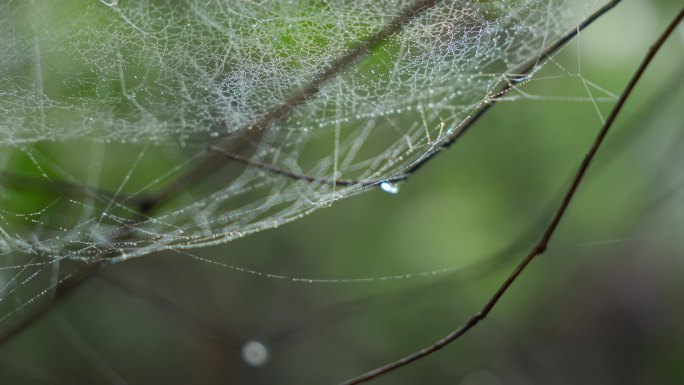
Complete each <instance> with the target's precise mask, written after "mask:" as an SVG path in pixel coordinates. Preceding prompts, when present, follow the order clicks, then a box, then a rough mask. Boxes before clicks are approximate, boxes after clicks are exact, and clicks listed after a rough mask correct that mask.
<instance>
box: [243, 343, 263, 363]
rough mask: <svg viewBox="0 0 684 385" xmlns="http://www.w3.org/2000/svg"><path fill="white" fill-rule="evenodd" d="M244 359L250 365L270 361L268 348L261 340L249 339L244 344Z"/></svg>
mask: <svg viewBox="0 0 684 385" xmlns="http://www.w3.org/2000/svg"><path fill="white" fill-rule="evenodd" d="M242 359H243V360H244V361H245V363H246V364H247V365H249V366H253V367H255V368H257V367H260V366H263V365H264V364H266V361H268V350H267V349H266V346H264V344H262V343H261V342H259V341H249V342H247V343H246V344H244V345H243V346H242Z"/></svg>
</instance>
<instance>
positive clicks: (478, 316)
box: [343, 8, 684, 385]
mask: <svg viewBox="0 0 684 385" xmlns="http://www.w3.org/2000/svg"><path fill="white" fill-rule="evenodd" d="M682 18H684V8H682V10H681V11H680V12H679V13H678V14H677V16H676V17H675V18H674V19H673V20H672V22H671V23H670V25H669V26H668V27H667V28H666V29H665V32H663V34H662V35H661V36H660V37H659V38H658V40H657V41H656V42H655V44H654V45H653V46H652V47H651V49H650V50H649V51H648V53H647V54H646V56H645V57H644V59H643V61H642V62H641V64H640V65H639V67H638V68H637V70H636V71H635V72H634V75H632V78H631V79H630V81H629V83H628V84H627V86H626V88H625V90H624V91H623V92H622V94H621V95H620V99H619V100H618V101H617V103H616V104H615V106H614V107H613V109H612V111H611V113H610V115H609V116H608V118H607V119H606V122H605V124H604V125H603V127H601V130H600V131H599V132H598V134H597V135H596V138H595V139H594V142H593V143H592V145H591V147H590V148H589V151H588V152H587V154H586V155H585V156H584V159H583V160H582V163H581V164H580V166H579V168H578V169H577V173H576V174H575V176H574V178H573V179H572V181H571V182H570V186H569V187H568V189H567V190H566V192H565V195H564V196H563V199H562V201H561V203H560V205H559V206H558V208H557V209H556V212H555V214H554V215H553V217H552V219H551V221H550V222H549V224H548V225H547V227H546V229H545V230H544V233H543V234H542V235H541V237H540V238H539V240H538V241H537V243H535V245H534V246H533V247H532V249H531V250H530V251H529V252H528V254H527V255H526V256H525V257H524V258H523V259H522V260H521V261H520V262H519V263H518V265H517V266H516V267H515V269H513V271H512V272H511V273H510V274H509V275H508V277H507V278H506V280H505V281H504V282H503V284H501V286H499V288H498V289H497V290H496V292H495V293H494V295H493V296H492V297H491V298H490V299H489V301H487V303H485V305H484V306H483V307H482V308H481V309H480V311H478V312H477V313H475V314H473V315H472V316H471V317H470V318H468V320H467V321H466V322H465V323H463V324H462V325H461V326H460V327H459V328H458V329H456V330H454V331H453V332H451V333H450V334H448V335H447V336H445V337H444V338H442V339H440V340H439V341H437V342H435V343H434V344H432V345H430V346H428V347H426V348H424V349H421V350H419V351H417V352H415V353H413V354H410V355H408V356H406V357H404V358H402V359H399V360H397V361H394V362H392V363H389V364H387V365H385V366H382V367H380V368H377V369H375V370H372V371H370V372H367V373H365V374H363V375H361V376H359V377H356V378H353V379H351V380H349V381H346V382H344V383H343V384H344V385H355V384H361V383H364V382H367V381H370V380H372V379H374V378H377V377H380V376H383V375H385V374H387V373H389V372H392V371H394V370H397V369H399V368H401V367H403V366H406V365H408V364H410V363H412V362H414V361H417V360H419V359H421V358H424V357H426V356H429V355H431V354H432V353H435V352H437V351H438V350H441V349H442V348H444V347H445V346H447V345H449V344H451V343H452V342H454V341H456V340H457V339H459V338H460V337H461V336H462V335H464V334H466V333H467V332H468V331H469V330H470V329H472V328H473V327H474V326H475V325H477V324H478V323H479V322H480V321H482V320H483V319H484V318H485V317H487V315H488V314H489V313H490V312H491V311H492V309H493V308H494V306H496V304H497V303H498V302H499V300H500V299H501V297H502V296H503V295H504V294H505V293H506V291H508V289H509V288H510V287H511V285H512V284H513V283H514V282H515V281H516V280H517V279H518V277H519V276H520V274H522V273H523V271H525V269H526V268H527V266H528V265H529V264H530V263H531V262H532V261H533V260H534V259H535V258H536V257H537V256H539V255H541V254H543V253H544V252H545V251H546V248H547V246H548V244H549V241H550V240H551V238H552V237H553V234H554V233H555V231H556V229H557V227H558V224H559V223H560V221H561V219H562V218H563V216H564V215H565V212H566V211H567V209H568V207H569V206H570V202H572V199H573V198H574V196H575V193H576V192H577V189H578V188H579V186H580V184H581V183H582V180H583V179H584V176H585V175H586V173H587V170H588V169H589V166H590V165H591V163H592V161H593V160H594V158H595V157H596V154H597V152H598V150H599V148H600V147H601V144H602V143H603V140H604V139H605V137H606V135H607V134H608V131H609V130H610V128H611V127H612V126H613V123H614V122H615V119H616V118H617V116H618V114H619V113H620V111H622V108H623V106H624V105H625V102H626V101H627V99H628V98H629V96H630V95H631V93H632V91H633V90H634V87H635V86H636V84H637V82H638V81H639V79H641V78H642V76H643V74H644V72H645V71H646V68H648V66H649V65H650V63H651V61H652V60H653V58H654V57H655V55H656V53H657V52H658V51H659V50H660V48H661V47H662V46H663V44H664V43H665V41H666V40H667V38H668V37H669V36H670V35H671V34H672V32H673V31H674V29H675V28H676V27H677V25H678V24H679V23H680V22H681V21H682Z"/></svg>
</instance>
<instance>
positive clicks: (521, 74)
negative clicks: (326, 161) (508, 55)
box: [211, 0, 622, 187]
mask: <svg viewBox="0 0 684 385" xmlns="http://www.w3.org/2000/svg"><path fill="white" fill-rule="evenodd" d="M620 1H622V0H612V1H610V2H608V3H606V4H605V5H604V6H603V7H601V8H599V9H598V10H597V11H596V12H594V13H593V14H592V15H590V16H589V17H588V18H586V19H585V20H584V21H583V22H582V23H580V24H579V25H577V26H576V27H574V28H573V29H571V30H570V31H568V32H567V33H566V34H565V35H563V36H561V37H560V38H559V39H558V40H556V41H554V42H553V43H552V44H551V45H549V46H547V47H546V48H544V50H543V51H542V52H541V53H540V54H539V55H538V56H537V57H535V58H531V59H530V60H529V61H527V62H525V63H523V64H522V65H520V66H519V67H518V68H517V69H516V70H515V71H514V73H515V74H516V78H515V79H524V78H525V76H526V75H529V74H530V73H531V72H532V71H533V70H534V69H535V68H537V67H538V66H539V64H541V63H544V62H545V61H546V60H548V59H549V58H550V57H551V56H552V55H553V54H554V53H556V52H558V51H559V50H560V49H561V48H563V47H564V46H565V44H567V43H568V42H569V41H570V40H572V39H573V38H574V37H575V36H577V34H578V33H580V32H581V31H583V30H584V29H585V28H587V27H588V26H589V25H591V24H592V23H593V22H595V21H596V20H598V19H599V18H600V17H601V16H603V15H604V14H605V13H606V12H608V11H610V10H611V9H613V8H614V7H615V6H616V5H617V4H618V3H620ZM340 70H342V68H341V69H340ZM515 79H514V80H509V81H508V82H507V83H506V84H504V85H503V86H502V87H501V88H500V89H499V90H498V91H496V92H495V93H494V94H492V95H491V96H490V99H489V100H488V102H487V103H483V104H482V105H481V106H480V107H479V108H478V109H477V110H476V111H475V113H473V114H472V115H470V116H469V117H468V118H467V119H465V120H464V121H462V122H461V123H460V124H459V126H458V128H457V129H455V130H454V131H453V132H452V133H451V134H450V135H449V136H447V138H446V140H445V141H444V142H442V144H441V145H440V146H439V148H437V150H436V151H434V152H432V153H430V154H429V155H428V156H426V157H425V158H422V159H421V160H419V161H418V162H416V163H414V164H413V165H412V166H411V167H410V168H409V169H408V170H407V171H406V172H404V173H403V174H401V175H396V176H394V177H392V178H388V179H377V180H354V179H338V180H332V179H329V178H319V177H313V176H310V175H306V174H297V173H293V172H290V171H287V170H283V169H280V168H277V167H274V166H269V165H265V164H263V163H259V162H255V161H253V160H250V159H249V158H247V157H244V156H241V155H237V154H235V153H234V152H230V151H228V150H226V149H223V148H216V147H212V148H211V149H212V150H213V151H216V152H219V153H222V154H223V155H224V156H225V157H227V158H230V159H233V160H235V161H238V162H240V163H244V164H247V165H249V166H251V167H256V168H261V169H263V170H267V171H271V172H273V173H274V174H279V175H282V176H285V177H288V178H292V179H297V180H305V181H310V182H318V183H325V184H329V185H333V184H336V185H338V186H352V185H359V186H362V187H369V186H374V185H379V184H380V183H382V182H401V181H405V180H406V179H408V178H409V177H410V176H411V175H412V174H413V173H415V172H416V171H418V170H419V169H420V168H421V167H422V166H423V165H425V164H426V163H427V162H429V161H430V160H432V158H434V157H435V156H436V155H437V154H438V153H440V152H441V151H442V150H444V149H446V148H448V147H450V146H451V145H452V144H454V143H455V142H456V141H457V140H458V139H460V138H461V137H462V136H463V134H465V133H466V132H467V131H468V129H469V128H470V127H472V126H473V125H474V124H475V123H476V122H477V121H478V120H480V118H482V117H483V116H484V114H485V113H486V112H487V111H489V109H490V108H491V107H492V106H493V105H494V104H495V103H496V102H497V100H498V98H500V97H502V96H503V95H505V94H507V93H508V92H510V91H511V90H513V89H514V88H515V87H516V86H517V85H518V84H519V81H516V80H515ZM319 87H320V86H319ZM311 96H313V95H311ZM302 102H303V101H302Z"/></svg>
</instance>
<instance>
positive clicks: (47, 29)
mask: <svg viewBox="0 0 684 385" xmlns="http://www.w3.org/2000/svg"><path fill="white" fill-rule="evenodd" d="M615 3H616V2H610V3H609V5H610V6H612V5H614V4H615ZM601 4H602V2H599V1H592V0H587V1H563V0H525V1H516V2H507V1H485V2H482V1H356V2H314V3H311V2H294V3H293V2H279V1H274V2H243V1H235V2H233V1H208V2H201V3H193V2H173V3H168V4H167V3H165V4H162V5H159V4H154V5H153V4H149V3H148V2H137V1H130V2H127V1H116V2H104V1H102V2H95V1H85V0H84V1H76V2H71V3H69V5H68V6H65V5H63V4H59V5H57V4H45V3H33V2H7V3H5V4H4V5H2V6H0V7H1V8H0V9H1V10H2V12H0V34H1V35H2V36H7V37H8V38H6V39H3V40H2V41H0V51H2V52H3V53H5V54H3V56H1V57H0V72H1V73H2V77H0V125H1V126H0V127H1V128H2V130H1V131H0V145H2V147H3V148H4V151H3V152H2V158H1V159H2V164H3V170H4V171H3V174H2V179H1V180H2V185H3V194H2V195H1V196H0V202H1V204H2V206H1V207H2V209H1V211H0V221H1V222H0V251H2V254H3V255H2V259H1V261H2V262H0V263H1V265H0V266H1V267H0V268H1V269H2V270H1V271H2V277H3V281H2V284H1V285H0V298H3V301H2V302H1V303H0V306H2V313H1V314H0V319H2V320H3V321H6V320H8V319H9V318H13V317H17V318H18V319H19V322H20V325H21V324H25V322H26V321H25V320H26V319H31V316H26V315H22V313H23V312H24V309H25V308H26V307H27V305H28V304H30V303H32V302H34V300H35V299H37V298H42V297H48V298H50V297H58V296H60V295H61V294H62V293H64V292H65V290H66V288H68V287H70V286H71V285H73V284H77V283H78V282H80V280H82V279H83V278H84V277H87V276H88V274H89V272H90V270H91V269H94V266H97V265H99V264H101V263H115V262H120V261H124V260H127V259H131V258H134V257H140V256H144V255H147V254H150V253H154V252H158V251H162V250H168V249H174V250H179V249H186V248H194V247H199V246H207V245H212V244H218V243H224V242H228V241H231V240H234V239H237V238H240V237H243V236H245V235H247V234H250V233H254V232H257V231H261V230H264V229H268V228H274V227H277V226H279V225H281V224H284V223H287V222H290V221H293V220H296V219H298V218H301V217H302V216H304V215H306V214H308V213H310V212H312V211H313V210H315V209H317V208H320V207H325V206H327V205H329V204H331V203H332V202H334V201H336V200H338V199H342V198H344V197H348V196H351V195H353V194H356V193H359V192H362V191H365V190H367V189H368V188H370V187H373V186H377V185H381V186H382V187H383V188H384V189H385V190H386V191H390V192H392V191H395V190H396V186H394V185H392V183H396V182H397V181H400V180H403V179H405V178H406V176H407V175H409V174H410V173H411V172H413V171H415V170H416V169H417V168H418V167H420V166H421V165H423V164H424V163H425V162H426V160H428V159H430V158H431V157H432V156H433V155H434V154H436V153H437V152H438V151H439V150H440V149H442V148H444V146H445V145H448V144H450V143H452V142H453V141H454V140H455V139H456V138H458V137H459V136H460V134H461V133H462V132H464V130H465V128H467V127H469V125H470V124H471V123H472V122H473V121H474V120H476V119H477V118H478V117H479V116H481V114H482V113H483V112H484V111H486V110H487V109H488V108H489V106H490V105H492V103H494V102H496V100H497V98H499V97H500V96H502V95H503V94H504V93H506V92H508V91H510V90H511V89H513V88H514V87H515V86H517V85H518V84H520V83H522V82H526V81H529V80H530V79H532V77H531V75H532V74H534V73H535V71H536V70H537V69H538V68H539V66H540V65H541V63H542V62H543V61H544V60H545V59H546V57H547V55H549V54H551V53H553V52H555V51H557V50H558V49H559V48H560V47H561V46H562V45H563V44H564V43H565V42H567V40H568V39H570V38H571V37H572V36H574V34H575V33H576V31H577V30H579V29H581V28H583V27H584V26H586V25H587V24H588V23H590V22H591V21H593V20H594V18H595V17H598V15H600V14H601V13H602V12H604V11H605V10H607V9H608V7H604V8H602V9H601V10H600V11H599V12H596V9H597V7H598V6H600V5H601ZM74 15H79V16H78V18H77V19H76V20H74ZM588 15H593V16H592V17H591V18H589V19H585V17H587V16H588ZM577 26H580V27H581V28H578V27H577ZM74 261H75V262H74ZM71 263H76V264H77V266H83V264H84V263H85V266H87V268H86V269H84V270H72V267H70V266H69V265H70V264H71ZM79 263H80V265H79ZM10 299H14V300H13V301H12V300H10ZM10 334H11V333H10Z"/></svg>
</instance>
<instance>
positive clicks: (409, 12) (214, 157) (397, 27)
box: [145, 0, 441, 212]
mask: <svg viewBox="0 0 684 385" xmlns="http://www.w3.org/2000/svg"><path fill="white" fill-rule="evenodd" d="M440 2H441V0H420V1H416V2H414V3H413V4H412V5H411V6H410V7H408V8H406V9H405V10H404V11H402V12H401V14H400V15H399V16H397V17H396V18H395V19H394V20H393V21H392V22H391V23H390V24H388V25H387V26H385V27H384V28H382V29H381V30H380V31H378V32H377V33H376V34H375V35H373V36H371V37H370V38H368V39H367V40H366V41H364V42H362V43H361V44H359V45H358V46H356V47H355V48H352V49H351V50H349V51H348V52H347V53H346V54H345V55H343V56H341V57H340V58H338V59H337V60H335V61H333V62H332V63H330V64H328V65H327V66H326V69H325V70H324V71H323V72H321V73H320V74H318V75H316V76H314V78H313V80H311V81H310V82H309V83H308V84H305V85H304V86H302V87H301V88H300V90H299V91H298V92H296V93H295V94H294V95H292V96H291V97H290V99H288V100H287V101H285V102H284V103H283V104H281V105H280V106H278V107H276V108H275V109H273V110H272V111H271V112H269V113H268V114H267V115H266V116H265V117H263V118H262V119H261V120H259V121H258V122H256V123H254V124H251V125H250V126H249V127H243V128H242V129H241V130H239V131H243V132H246V133H247V136H246V137H245V138H244V140H245V141H250V140H252V139H253V137H256V136H259V135H261V134H262V133H263V132H264V131H265V130H267V129H269V128H270V127H271V126H272V125H273V124H276V123H278V122H280V121H282V120H283V119H284V118H285V117H287V115H289V114H290V113H291V112H292V111H293V110H294V109H295V108H297V107H298V106H300V105H302V104H304V103H306V102H307V101H308V100H310V99H311V98H312V97H314V96H315V95H317V94H318V93H319V92H320V90H321V88H322V87H323V85H324V84H325V83H326V82H328V81H329V80H331V79H332V78H334V77H335V76H337V75H339V74H340V73H342V72H343V71H344V70H345V69H346V68H347V67H349V66H350V65H352V64H354V63H356V62H357V61H358V60H359V59H361V58H362V57H364V56H365V55H366V54H368V53H369V52H370V51H372V50H374V49H375V48H376V47H378V46H379V45H381V44H383V43H384V42H385V41H387V39H388V38H390V37H391V36H393V35H394V34H396V33H397V32H399V31H401V29H402V28H403V27H404V26H406V24H408V23H409V22H411V21H412V20H413V19H415V18H416V17H417V16H419V15H420V14H421V13H423V12H425V11H427V10H429V9H431V8H433V7H434V6H435V5H437V4H439V3H440ZM229 145H232V144H231V143H226V141H220V140H219V141H218V142H217V143H214V147H217V148H221V149H223V150H224V152H230V153H233V154H235V153H238V152H239V151H236V150H235V149H229V148H227V147H228V146H229ZM238 147H240V148H241V147H243V144H240V145H238ZM226 164H227V162H226V158H225V156H223V154H219V153H217V152H215V151H212V152H209V153H207V155H206V156H205V157H204V158H203V159H202V161H201V162H200V163H199V164H197V165H196V166H195V167H193V168H191V169H190V170H188V171H187V172H185V173H184V174H183V175H181V176H180V177H179V178H178V179H176V180H175V181H173V182H172V183H171V184H169V185H168V186H167V187H166V188H164V189H163V190H162V191H161V192H159V194H157V196H155V197H154V198H152V199H151V200H149V201H148V202H146V205H145V207H146V208H148V212H149V211H150V210H151V209H152V208H154V207H157V206H160V205H161V204H163V203H165V202H166V201H168V200H169V199H171V198H173V197H174V196H175V195H176V194H178V192H180V191H182V190H183V189H185V188H186V187H187V186H189V185H191V184H192V183H194V182H196V181H198V180H200V179H202V178H206V176H207V175H208V173H211V172H215V171H217V170H218V169H220V168H221V167H222V166H224V165H226ZM298 179H305V178H298ZM150 206H151V207H150Z"/></svg>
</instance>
